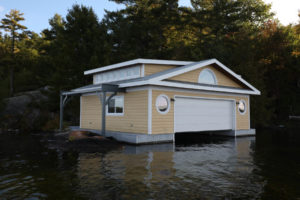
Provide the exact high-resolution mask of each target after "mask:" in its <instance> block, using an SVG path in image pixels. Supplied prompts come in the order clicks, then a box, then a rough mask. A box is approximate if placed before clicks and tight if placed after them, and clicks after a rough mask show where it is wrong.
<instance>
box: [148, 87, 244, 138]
mask: <svg viewBox="0 0 300 200" xmlns="http://www.w3.org/2000/svg"><path fill="white" fill-rule="evenodd" d="M161 94H164V95H167V96H168V97H169V98H170V99H171V98H174V96H175V95H182V96H197V97H206V98H221V99H235V100H236V101H237V102H238V101H239V100H240V99H243V100H244V101H245V102H246V108H247V110H246V113H245V114H244V115H241V114H240V113H239V111H238V109H237V106H236V129H237V130H242V129H250V124H249V99H248V98H246V97H239V96H222V95H210V94H197V93H190V92H173V91H161V90H153V91H152V134H162V133H174V102H172V101H171V107H170V110H169V112H168V113H167V114H161V113H159V112H158V111H157V110H156V106H155V103H156V98H157V97H158V96H159V95H161Z"/></svg>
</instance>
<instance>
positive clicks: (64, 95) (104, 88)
mask: <svg viewBox="0 0 300 200" xmlns="http://www.w3.org/2000/svg"><path fill="white" fill-rule="evenodd" d="M92 92H96V94H97V96H98V97H99V100H100V101H101V104H102V130H101V132H102V135H103V136H105V132H106V105H107V104H108V102H109V101H110V100H111V99H112V98H113V97H114V96H115V95H116V94H117V92H125V89H124V88H119V86H118V85H113V84H102V85H101V87H100V88H99V86H97V88H94V89H93V88H89V89H75V90H71V91H67V92H65V91H64V92H61V93H60V118H59V130H60V131H62V130H63V118H64V106H65V105H66V104H67V103H68V101H69V100H70V98H69V99H68V97H70V96H73V95H81V94H85V93H92ZM107 92H113V94H111V95H110V96H109V97H108V98H107V99H106V94H107Z"/></svg>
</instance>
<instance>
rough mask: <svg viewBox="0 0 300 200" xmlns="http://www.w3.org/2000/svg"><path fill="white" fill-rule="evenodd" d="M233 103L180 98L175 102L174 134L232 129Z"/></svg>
mask: <svg viewBox="0 0 300 200" xmlns="http://www.w3.org/2000/svg"><path fill="white" fill-rule="evenodd" d="M233 113H234V112H233V101H230V100H216V99H200V98H182V97H176V100H175V113H174V115H175V132H187V131H207V130H230V129H233Z"/></svg>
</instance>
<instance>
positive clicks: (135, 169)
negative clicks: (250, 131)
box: [0, 131, 300, 200]
mask: <svg viewBox="0 0 300 200" xmlns="http://www.w3.org/2000/svg"><path fill="white" fill-rule="evenodd" d="M0 136H1V137H0V199H180V200H181V199H289V200H290V199H298V200H299V199H300V142H299V140H298V139H299V137H298V139H297V138H294V137H290V135H288V133H284V132H283V133H273V132H271V131H264V132H262V131H261V132H258V133H257V136H256V137H243V138H237V139H234V138H219V137H212V136H203V135H199V134H198V135H197V136H195V135H190V134H187V135H180V136H179V137H177V138H176V140H177V141H176V144H159V145H142V146H130V145H123V144H122V145H121V146H120V148H117V149H114V150H111V151H108V152H102V153H101V152H98V153H80V152H76V151H64V152H62V151H58V150H57V149H49V148H48V147H47V144H46V143H47V142H45V141H44V142H41V136H40V135H35V136H33V135H11V134H9V135H7V134H2V135H0Z"/></svg>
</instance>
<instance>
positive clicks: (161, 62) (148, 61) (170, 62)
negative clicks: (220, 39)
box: [84, 58, 193, 75]
mask: <svg viewBox="0 0 300 200" xmlns="http://www.w3.org/2000/svg"><path fill="white" fill-rule="evenodd" d="M191 63H193V62H192V61H174V60H157V59H143V58H138V59H134V60H129V61H125V62H121V63H116V64H112V65H108V66H103V67H100V68H96V69H91V70H87V71H84V75H90V74H95V73H99V72H103V71H108V70H112V69H117V68H122V67H126V66H130V65H137V64H158V65H187V64H191Z"/></svg>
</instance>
